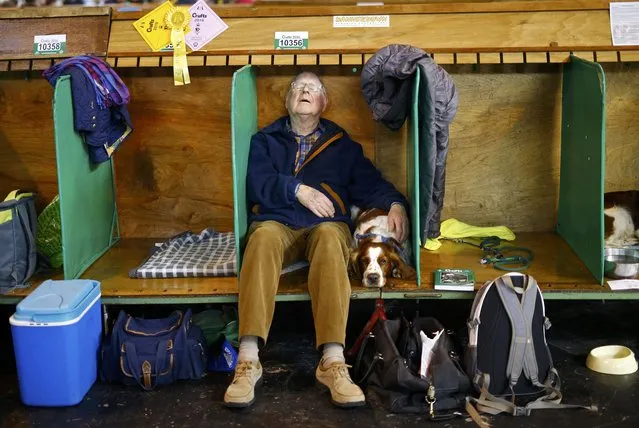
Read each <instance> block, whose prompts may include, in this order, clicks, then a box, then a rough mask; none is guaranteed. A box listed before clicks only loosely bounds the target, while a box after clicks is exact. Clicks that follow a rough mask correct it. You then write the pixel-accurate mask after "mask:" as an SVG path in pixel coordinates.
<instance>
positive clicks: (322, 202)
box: [295, 184, 335, 217]
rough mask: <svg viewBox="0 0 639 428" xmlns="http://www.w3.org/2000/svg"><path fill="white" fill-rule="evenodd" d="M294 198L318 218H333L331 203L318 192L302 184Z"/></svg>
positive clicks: (333, 212) (333, 210)
mask: <svg viewBox="0 0 639 428" xmlns="http://www.w3.org/2000/svg"><path fill="white" fill-rule="evenodd" d="M295 196H297V200H298V201H300V203H301V204H302V205H304V206H305V207H306V208H308V209H309V210H311V211H312V212H313V214H315V215H316V216H318V217H333V216H334V215H335V207H334V206H333V203H332V202H331V200H330V199H328V198H327V197H326V195H325V194H323V193H322V192H320V191H319V190H316V189H313V188H312V187H310V186H307V185H305V184H302V185H300V187H299V189H298V190H297V193H296V195H295Z"/></svg>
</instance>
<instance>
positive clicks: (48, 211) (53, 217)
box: [36, 195, 63, 269]
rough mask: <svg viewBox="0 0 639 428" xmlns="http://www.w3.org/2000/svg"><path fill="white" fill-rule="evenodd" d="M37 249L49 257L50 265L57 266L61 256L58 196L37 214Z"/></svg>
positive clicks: (60, 223)
mask: <svg viewBox="0 0 639 428" xmlns="http://www.w3.org/2000/svg"><path fill="white" fill-rule="evenodd" d="M36 242H37V247H38V250H39V251H40V252H41V253H42V254H44V255H45V256H47V257H48V258H49V262H50V263H51V267H53V268H56V269H57V268H59V267H60V266H62V264H63V257H62V221H61V220H60V197H59V195H56V196H55V198H53V200H52V201H51V202H50V203H49V205H47V207H46V208H45V209H44V210H42V212H41V213H40V215H39V216H38V236H37V238H36Z"/></svg>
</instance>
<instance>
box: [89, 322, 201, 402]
mask: <svg viewBox="0 0 639 428" xmlns="http://www.w3.org/2000/svg"><path fill="white" fill-rule="evenodd" d="M206 349H207V346H206V339H205V337H204V334H203V333H202V329H201V328H200V327H198V326H197V325H195V324H193V323H192V321H191V310H190V309H188V310H186V311H185V312H183V311H174V312H173V313H171V315H170V316H169V317H167V318H162V319H142V318H134V317H132V316H131V315H128V314H127V313H125V312H124V311H120V313H119V315H118V318H117V320H116V321H115V324H114V325H113V329H112V331H111V333H110V334H109V337H108V338H107V339H106V340H105V342H104V344H103V347H102V358H101V360H102V361H101V363H102V364H101V378H102V380H103V381H106V382H119V383H124V384H126V385H140V386H141V387H142V388H143V389H145V390H147V391H150V390H152V389H154V388H155V387H156V386H158V385H166V384H169V383H172V382H175V381H176V380H185V379H200V378H202V377H203V376H204V375H205V372H206V363H207V353H206Z"/></svg>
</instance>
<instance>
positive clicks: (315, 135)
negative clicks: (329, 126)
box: [286, 119, 326, 144]
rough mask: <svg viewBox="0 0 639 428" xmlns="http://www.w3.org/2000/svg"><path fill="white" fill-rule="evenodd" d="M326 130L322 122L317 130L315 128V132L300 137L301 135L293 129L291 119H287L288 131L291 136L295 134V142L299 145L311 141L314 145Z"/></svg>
mask: <svg viewBox="0 0 639 428" xmlns="http://www.w3.org/2000/svg"><path fill="white" fill-rule="evenodd" d="M325 129H326V127H325V126H324V124H323V123H322V122H321V121H320V123H319V124H318V125H317V128H315V130H313V132H311V133H310V134H308V135H299V134H296V133H295V132H294V131H293V128H291V120H290V119H286V130H287V131H288V132H290V133H291V134H293V137H295V140H296V141H297V142H298V143H299V142H300V141H308V140H311V141H312V142H313V143H314V142H315V141H317V139H318V138H319V137H320V136H321V135H322V134H323V133H324V131H325ZM311 144H312V143H311Z"/></svg>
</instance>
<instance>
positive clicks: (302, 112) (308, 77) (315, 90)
mask: <svg viewBox="0 0 639 428" xmlns="http://www.w3.org/2000/svg"><path fill="white" fill-rule="evenodd" d="M325 108H326V97H325V95H324V90H323V88H322V84H321V83H320V81H319V79H318V78H317V77H316V76H315V75H313V74H302V75H300V76H298V78H297V79H296V80H295V81H294V82H293V83H292V84H291V88H290V90H289V92H288V95H287V97H286V109H287V110H288V113H289V114H290V115H291V116H296V115H297V116H319V115H321V114H322V112H323V111H324V109H325Z"/></svg>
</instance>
